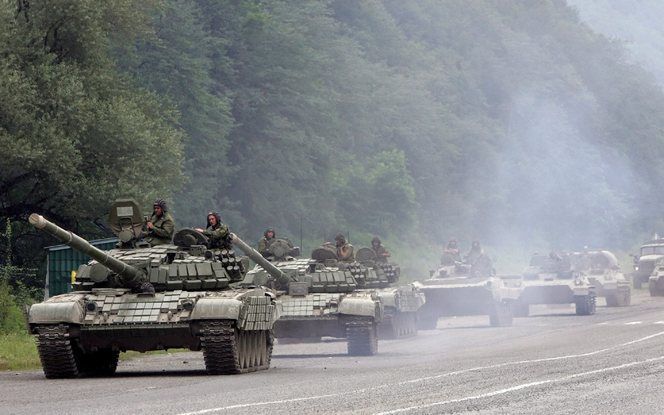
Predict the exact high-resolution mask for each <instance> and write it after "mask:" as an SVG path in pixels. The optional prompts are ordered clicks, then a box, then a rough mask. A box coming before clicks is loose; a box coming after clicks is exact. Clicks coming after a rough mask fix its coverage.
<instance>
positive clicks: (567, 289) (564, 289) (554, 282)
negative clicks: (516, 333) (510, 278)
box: [513, 253, 596, 317]
mask: <svg viewBox="0 0 664 415" xmlns="http://www.w3.org/2000/svg"><path fill="white" fill-rule="evenodd" d="M532 304H574V305H575V307H576V314H577V315H580V316H581V315H590V314H595V307H596V290H595V286H594V285H592V284H591V283H590V281H589V280H588V277H587V276H586V275H585V274H584V273H581V272H577V271H574V270H573V269H572V264H571V258H570V255H569V254H557V253H551V254H549V255H541V254H534V255H533V256H532V258H531V259H530V264H529V265H528V267H527V268H526V269H525V270H524V272H523V291H522V292H521V294H520V295H519V297H518V300H517V301H516V302H515V303H514V304H513V305H514V314H515V316H517V317H526V316H528V314H529V312H530V305H532Z"/></svg>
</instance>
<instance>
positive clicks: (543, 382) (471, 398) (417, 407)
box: [375, 356, 664, 415]
mask: <svg viewBox="0 0 664 415" xmlns="http://www.w3.org/2000/svg"><path fill="white" fill-rule="evenodd" d="M660 360H664V356H659V357H653V358H651V359H646V360H639V361H635V362H630V363H624V364H622V365H618V366H612V367H605V368H602V369H596V370H590V371H588V372H581V373H574V374H572V375H567V376H563V377H560V378H555V379H545V380H540V381H537V382H530V383H522V384H521V385H515V386H511V387H509V388H505V389H499V390H495V391H491V392H487V393H482V394H480V395H474V396H466V397H464V398H457V399H450V400H447V401H440V402H433V403H429V404H425V405H415V406H409V407H407V408H399V409H395V410H393V411H387V412H378V413H376V414H375V415H390V414H398V413H401V412H408V411H415V410H422V409H427V408H432V407H435V406H442V405H448V404H452V403H461V402H468V401H476V400H478V399H484V398H491V397H493V396H497V395H504V394H506V393H510V392H515V391H519V390H523V389H528V388H533V387H535V386H541V385H546V384H549V383H560V382H565V381H568V380H572V379H576V378H581V377H586V376H591V375H596V374H598V373H605V372H611V371H616V370H620V369H625V368H628V367H632V366H638V365H643V364H647V363H652V362H657V361H660Z"/></svg>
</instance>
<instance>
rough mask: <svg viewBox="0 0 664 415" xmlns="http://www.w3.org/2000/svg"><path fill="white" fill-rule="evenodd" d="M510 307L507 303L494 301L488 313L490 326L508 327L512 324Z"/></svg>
mask: <svg viewBox="0 0 664 415" xmlns="http://www.w3.org/2000/svg"><path fill="white" fill-rule="evenodd" d="M512 321H513V316H512V307H511V306H510V304H509V303H504V302H496V303H495V304H494V305H493V310H491V314H489V323H491V326H492V327H509V326H511V325H512Z"/></svg>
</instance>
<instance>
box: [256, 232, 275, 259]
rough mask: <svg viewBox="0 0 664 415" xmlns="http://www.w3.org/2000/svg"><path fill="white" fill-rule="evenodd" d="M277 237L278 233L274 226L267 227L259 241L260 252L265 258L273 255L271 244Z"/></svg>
mask: <svg viewBox="0 0 664 415" xmlns="http://www.w3.org/2000/svg"><path fill="white" fill-rule="evenodd" d="M276 239H277V234H276V232H275V231H274V229H273V228H267V229H266V230H265V232H263V237H262V238H261V239H260V240H259V241H258V252H260V254H261V255H263V256H264V257H265V258H268V257H270V256H272V254H271V253H270V250H269V248H270V245H272V242H274V241H275V240H276Z"/></svg>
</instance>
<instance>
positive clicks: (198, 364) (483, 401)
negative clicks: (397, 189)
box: [0, 292, 664, 414]
mask: <svg viewBox="0 0 664 415" xmlns="http://www.w3.org/2000/svg"><path fill="white" fill-rule="evenodd" d="M633 301H634V303H635V305H633V306H631V307H627V308H606V307H598V311H597V314H596V315H594V316H588V317H577V316H575V315H573V308H572V307H571V306H570V307H568V308H567V307H562V308H555V309H552V308H543V307H540V308H537V309H534V310H532V311H534V312H537V313H538V314H537V315H535V316H531V317H528V318H521V319H516V320H515V324H514V326H513V327H508V328H490V327H488V318H482V317H477V318H475V317H468V318H456V319H441V320H440V321H439V324H438V329H437V330H431V331H425V332H420V334H419V335H418V336H417V337H414V338H409V339H401V340H393V341H384V342H381V343H380V346H379V348H380V355H378V356H374V357H361V358H358V357H348V356H346V355H345V354H344V353H345V343H343V342H334V341H330V342H323V343H314V344H288V345H277V346H276V347H275V354H274V356H273V361H272V368H271V369H270V370H269V371H267V372H259V373H253V374H247V375H240V376H219V377H215V376H206V375H205V374H204V373H203V372H202V369H203V361H202V356H201V354H199V353H175V354H169V355H159V356H150V357H145V358H140V359H135V360H131V361H128V362H123V363H121V365H120V367H119V368H118V374H117V375H116V376H115V377H113V378H108V379H74V380H46V379H45V378H44V377H43V376H42V374H41V372H21V373H7V372H5V373H0V413H2V414H5V413H8V414H9V413H11V414H60V413H62V414H65V413H66V414H87V413H96V414H144V413H145V414H230V413H232V414H256V413H270V414H298V413H299V414H312V413H362V414H364V413H367V414H402V413H403V414H420V413H465V412H473V413H480V414H488V413H491V414H493V413H505V414H514V413H547V414H548V413H564V414H568V413H569V414H578V413H583V412H586V413H620V414H624V413H639V414H643V413H661V412H662V410H663V409H662V408H664V392H662V385H663V384H664V298H656V299H651V298H650V297H648V296H647V294H646V293H645V292H639V293H638V294H636V295H635V296H634V298H633Z"/></svg>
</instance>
